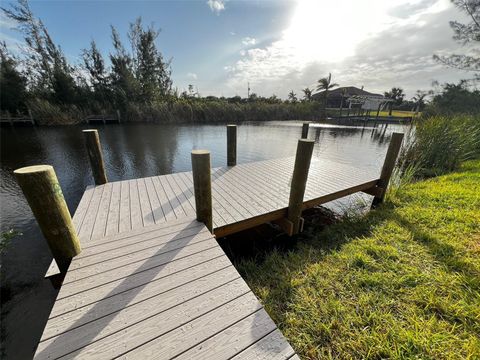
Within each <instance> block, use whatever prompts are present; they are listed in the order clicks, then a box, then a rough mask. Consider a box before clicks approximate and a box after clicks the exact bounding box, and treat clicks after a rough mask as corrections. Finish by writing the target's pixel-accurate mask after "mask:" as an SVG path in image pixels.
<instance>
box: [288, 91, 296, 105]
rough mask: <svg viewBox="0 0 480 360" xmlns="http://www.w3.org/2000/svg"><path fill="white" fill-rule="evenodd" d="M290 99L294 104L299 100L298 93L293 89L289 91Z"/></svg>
mask: <svg viewBox="0 0 480 360" xmlns="http://www.w3.org/2000/svg"><path fill="white" fill-rule="evenodd" d="M288 100H290V101H291V102H292V103H294V104H295V103H296V102H297V94H295V92H294V91H293V90H292V91H290V92H289V93H288Z"/></svg>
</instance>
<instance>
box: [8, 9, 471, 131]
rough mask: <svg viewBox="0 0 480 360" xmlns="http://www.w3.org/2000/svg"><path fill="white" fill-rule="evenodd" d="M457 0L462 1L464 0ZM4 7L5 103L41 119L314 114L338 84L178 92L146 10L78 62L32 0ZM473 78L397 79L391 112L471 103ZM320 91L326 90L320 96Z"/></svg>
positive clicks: (465, 37)
mask: <svg viewBox="0 0 480 360" xmlns="http://www.w3.org/2000/svg"><path fill="white" fill-rule="evenodd" d="M453 1H454V3H456V5H457V6H459V7H461V5H462V4H461V3H462V1H463V0H453ZM465 1H467V0H465ZM467 2H468V1H467ZM457 3H458V4H457ZM479 8H480V7H475V8H473V9H471V8H469V10H470V11H471V12H472V11H473V14H474V15H472V24H473V25H472V24H467V25H462V24H459V23H453V24H452V25H451V26H452V28H453V29H454V32H455V37H456V39H457V40H458V41H464V42H467V41H468V42H475V41H479V39H480V35H478V33H479V31H478V29H477V30H475V26H474V25H475V24H477V25H478V23H476V22H475V21H476V20H478V19H477V18H476V17H475V16H478V10H479ZM2 11H3V12H4V14H5V15H6V16H7V17H8V18H10V19H12V20H14V21H15V22H16V23H17V24H18V29H19V30H20V31H21V32H22V34H23V35H24V40H25V48H24V49H23V50H24V51H23V54H22V55H21V56H19V55H15V54H13V53H12V52H11V51H9V49H8V48H7V46H6V44H5V43H4V42H3V43H1V44H0V61H1V66H0V97H1V98H0V105H1V110H3V111H9V112H10V113H25V112H26V111H27V108H28V109H29V110H31V111H32V112H33V113H34V117H36V118H38V119H41V120H42V122H43V123H74V122H78V121H81V120H82V118H83V117H85V116H86V115H89V114H108V113H114V112H115V111H116V110H119V111H120V113H121V114H122V117H124V118H125V119H126V120H147V121H148V120H151V121H156V120H160V121H175V120H176V119H179V120H187V121H209V120H212V121H222V120H223V121H232V120H233V121H239V120H257V119H258V120H269V119H299V118H303V119H312V120H313V119H318V118H325V117H327V116H328V113H327V104H328V97H329V94H330V92H331V90H332V89H334V88H336V87H338V86H339V85H338V84H337V83H334V82H333V81H332V76H331V74H328V76H326V77H322V78H320V79H319V80H318V81H317V87H316V88H315V89H311V88H309V87H307V88H304V89H302V90H301V91H302V93H303V96H302V98H299V97H298V96H297V94H296V93H295V92H294V91H293V90H292V91H291V92H290V93H289V94H288V98H287V100H282V99H280V98H279V97H277V96H276V95H272V96H270V97H262V96H258V95H256V94H255V93H252V94H249V96H248V97H247V98H242V97H240V96H234V97H215V96H207V97H202V96H200V94H198V91H195V90H194V86H193V85H190V86H189V89H188V91H184V92H182V93H179V91H178V90H177V89H176V88H174V87H173V82H172V78H171V60H170V59H165V57H164V56H163V54H162V52H161V51H160V50H159V48H158V47H157V44H156V42H157V39H158V36H159V34H160V30H159V29H157V28H155V27H154V26H153V25H150V26H145V25H144V24H143V23H142V20H141V18H137V19H136V20H135V21H134V22H133V23H131V24H130V26H129V29H128V33H127V39H128V43H127V44H124V43H123V42H122V40H121V36H120V34H119V33H118V31H117V29H116V28H115V27H113V26H111V39H112V44H113V51H112V52H110V53H109V54H108V56H107V58H104V56H103V55H102V53H101V52H100V50H99V49H98V47H97V44H96V43H95V41H94V40H92V41H91V43H90V46H89V47H88V48H86V49H83V50H82V51H81V59H82V61H81V64H76V65H72V64H70V63H69V62H68V60H67V58H66V56H65V54H64V53H63V51H62V49H61V47H60V46H59V45H57V44H56V43H55V42H54V41H53V39H52V37H51V35H50V33H49V32H48V29H47V28H46V26H45V25H44V23H43V22H42V21H41V19H39V18H37V17H35V15H34V14H33V12H32V10H31V8H30V6H29V3H28V0H18V2H17V3H15V4H12V5H11V6H10V7H9V8H2ZM475 14H477V15H475ZM462 26H463V27H462ZM472 29H473V30H472ZM475 31H476V32H475ZM452 56H453V57H454V58H448V57H436V59H437V60H438V61H440V62H442V63H445V64H446V65H448V66H461V67H462V68H465V67H466V66H467V65H469V66H470V67H472V68H473V69H474V70H475V69H477V70H478V59H476V61H477V62H475V59H473V60H472V58H471V57H464V58H462V57H460V56H459V55H452ZM449 59H450V60H449ZM462 59H463V60H462ZM468 86H469V82H468V81H462V82H460V83H459V84H444V85H443V88H442V89H441V91H440V92H437V94H433V92H431V91H430V92H427V91H418V92H417V94H416V95H415V96H414V97H413V98H412V99H411V100H406V99H405V93H404V92H403V90H402V89H401V88H400V87H394V88H392V89H391V90H390V91H387V92H385V93H384V95H385V97H386V98H387V99H389V100H390V101H389V102H387V103H386V104H387V106H388V110H389V112H390V114H391V113H392V109H393V108H396V109H405V110H412V109H416V110H417V111H418V110H421V109H422V108H423V107H424V106H425V104H426V99H427V98H428V97H429V96H431V97H432V100H431V104H437V106H439V105H445V103H446V101H445V99H450V101H451V100H452V98H455V99H456V100H455V101H454V102H455V103H458V104H459V107H463V109H465V104H469V103H472V104H473V103H475V99H478V96H479V94H478V91H470V90H469V88H468ZM315 91H317V92H319V93H320V96H317V97H316V98H315V99H314V92H315ZM345 96H346V94H345V92H344V91H343V92H342V102H341V105H340V108H342V107H343V106H345V104H344V97H345ZM462 97H463V98H465V99H466V100H465V99H463V100H462ZM447 109H448V110H451V107H448V106H447Z"/></svg>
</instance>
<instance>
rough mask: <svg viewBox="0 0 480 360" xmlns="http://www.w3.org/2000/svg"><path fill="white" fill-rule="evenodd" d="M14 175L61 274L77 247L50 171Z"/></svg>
mask: <svg viewBox="0 0 480 360" xmlns="http://www.w3.org/2000/svg"><path fill="white" fill-rule="evenodd" d="M14 174H15V177H16V179H17V182H18V184H19V185H20V188H21V189H22V191H23V194H24V195H25V198H26V199H27V201H28V204H29V205H30V208H31V209H32V212H33V215H34V216H35V219H36V220H37V223H38V225H39V227H40V230H41V231H42V233H43V236H44V237H45V239H46V240H47V243H48V246H49V248H50V251H51V252H52V255H53V257H54V258H55V261H56V263H57V265H58V267H59V269H60V270H61V271H62V272H65V271H66V270H67V269H68V266H69V264H70V261H71V259H72V258H73V257H74V256H76V255H78V254H80V252H81V247H80V240H79V238H78V235H77V233H76V230H75V226H74V225H73V221H72V218H71V216H70V211H69V210H68V207H67V203H66V202H65V199H64V197H63V193H62V189H61V187H60V184H59V183H58V179H57V175H56V174H55V171H54V169H53V167H52V166H50V165H35V166H28V167H23V168H20V169H17V170H15V171H14Z"/></svg>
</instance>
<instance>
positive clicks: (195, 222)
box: [15, 124, 403, 360]
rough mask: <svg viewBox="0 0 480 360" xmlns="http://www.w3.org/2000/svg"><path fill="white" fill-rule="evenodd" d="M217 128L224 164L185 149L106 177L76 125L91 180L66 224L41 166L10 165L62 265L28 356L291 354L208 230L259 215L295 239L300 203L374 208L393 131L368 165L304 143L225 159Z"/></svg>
mask: <svg viewBox="0 0 480 360" xmlns="http://www.w3.org/2000/svg"><path fill="white" fill-rule="evenodd" d="M229 132H230V136H229V142H230V141H231V143H230V144H229V146H228V157H229V159H228V163H229V164H232V166H226V167H220V168H215V169H211V168H210V153H209V152H208V151H205V150H194V151H192V169H193V172H182V173H177V174H168V175H160V176H153V177H147V178H140V179H131V180H124V181H117V182H108V179H107V174H106V172H105V166H104V164H103V155H102V150H101V145H100V141H99V137H98V133H97V132H96V131H95V130H85V131H84V135H85V139H86V145H87V148H88V154H89V157H90V161H91V164H92V171H93V175H94V179H95V183H96V184H97V185H95V186H90V187H88V188H87V190H86V191H85V193H84V195H83V197H82V199H81V201H80V203H79V205H78V208H77V210H76V212H75V215H74V217H73V220H72V218H71V217H70V215H69V212H68V208H67V206H66V203H65V200H64V199H63V196H62V193H61V188H60V185H59V184H58V179H57V178H56V175H55V172H54V170H53V168H52V167H51V166H48V165H38V166H31V167H26V168H21V169H17V170H16V171H15V175H16V177H17V180H18V182H19V184H20V186H21V188H22V190H23V192H24V194H25V196H26V198H27V200H28V202H29V204H30V207H31V208H32V211H33V213H34V215H35V217H36V218H37V221H38V223H39V225H40V228H41V229H42V232H43V234H44V236H45V238H46V240H47V241H48V243H49V246H50V249H51V251H52V254H53V255H54V257H55V259H56V260H57V264H58V265H59V268H60V270H61V271H62V272H64V273H66V274H65V278H64V281H63V285H62V287H61V289H60V291H59V294H58V297H57V299H56V302H55V304H54V306H53V309H52V312H51V314H50V317H49V319H48V321H47V324H46V327H45V330H44V332H43V335H42V338H41V340H40V343H39V345H38V348H37V351H36V354H35V358H36V359H67V358H82V359H84V358H85V359H94V358H96V359H116V358H125V359H127V358H128V359H150V358H154V359H285V360H287V359H298V357H297V355H296V354H295V352H294V350H293V349H292V347H291V346H290V345H289V344H288V342H287V341H286V339H285V338H284V337H283V335H282V334H281V332H280V331H279V330H278V329H277V327H276V325H275V324H274V323H273V321H272V320H271V319H270V317H269V316H268V314H267V313H266V312H265V310H264V309H263V307H262V305H261V304H260V303H259V301H258V299H257V298H256V297H255V295H254V294H253V293H252V292H251V290H250V289H249V287H248V286H247V284H246V283H245V282H244V280H243V279H242V278H241V276H240V274H239V273H238V272H237V271H236V269H235V268H234V267H233V265H232V263H231V262H230V260H229V259H228V258H227V257H226V255H225V253H224V252H223V250H222V249H221V248H220V246H219V245H218V243H217V241H216V239H215V237H217V238H218V237H222V236H226V235H229V234H233V233H236V232H239V231H242V230H245V229H248V228H251V227H254V226H257V225H259V224H263V223H266V222H275V223H277V224H278V225H280V226H281V228H282V229H284V230H285V232H286V233H287V234H289V235H295V234H297V233H299V232H300V231H302V228H303V218H302V217H301V213H302V210H304V209H307V208H311V207H314V206H316V205H320V204H324V203H326V202H329V201H332V200H336V199H339V198H342V197H344V196H347V195H350V194H353V193H356V192H360V191H363V192H366V193H369V194H371V195H374V200H373V204H372V206H376V205H378V204H379V203H380V202H382V200H383V197H384V194H385V190H386V188H387V186H388V182H389V179H390V176H391V174H392V171H393V168H394V165H395V160H396V158H397V155H398V152H399V150H400V146H401V142H402V138H403V135H402V134H393V136H392V140H391V142H390V146H389V148H388V151H387V155H386V158H385V163H384V165H383V167H382V170H381V173H377V172H375V173H371V172H368V171H364V170H362V169H360V168H358V167H356V166H355V165H345V164H340V163H337V162H332V161H328V160H323V159H313V160H312V159H311V157H312V152H313V145H314V142H313V141H312V140H307V139H301V140H299V141H298V147H297V154H296V157H295V158H293V157H292V158H285V159H274V160H266V161H259V162H253V163H247V164H240V165H236V139H235V137H236V129H234V130H232V129H230V130H229ZM307 136H308V124H306V125H304V126H303V130H302V137H303V138H306V137H307ZM45 204H47V206H46V205H45ZM70 261H71V262H70Z"/></svg>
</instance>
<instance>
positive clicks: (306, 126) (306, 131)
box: [302, 122, 310, 139]
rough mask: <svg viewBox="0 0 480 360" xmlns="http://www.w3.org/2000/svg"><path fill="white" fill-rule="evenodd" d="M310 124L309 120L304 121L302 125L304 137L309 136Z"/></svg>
mask: <svg viewBox="0 0 480 360" xmlns="http://www.w3.org/2000/svg"><path fill="white" fill-rule="evenodd" d="M309 126H310V124H309V123H308V122H305V123H303V126H302V139H307V138H308V127H309Z"/></svg>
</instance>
